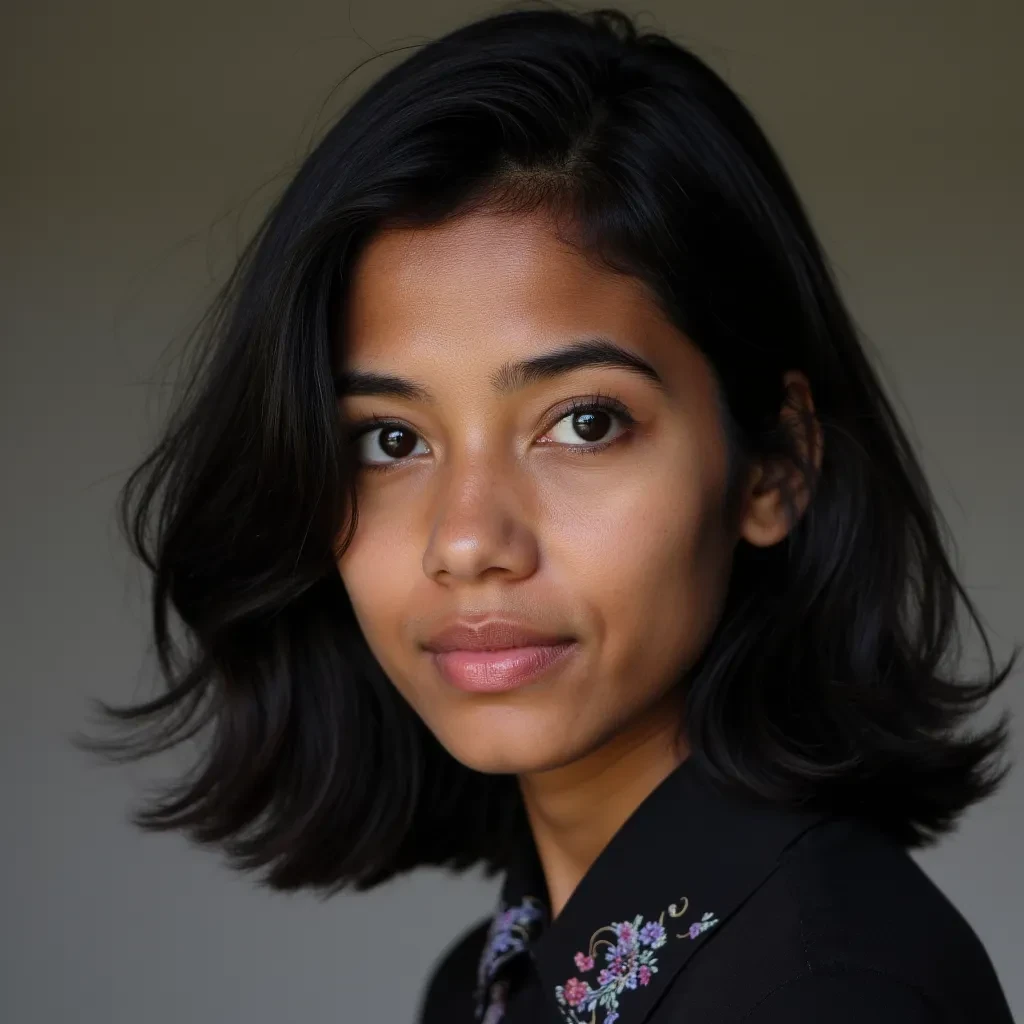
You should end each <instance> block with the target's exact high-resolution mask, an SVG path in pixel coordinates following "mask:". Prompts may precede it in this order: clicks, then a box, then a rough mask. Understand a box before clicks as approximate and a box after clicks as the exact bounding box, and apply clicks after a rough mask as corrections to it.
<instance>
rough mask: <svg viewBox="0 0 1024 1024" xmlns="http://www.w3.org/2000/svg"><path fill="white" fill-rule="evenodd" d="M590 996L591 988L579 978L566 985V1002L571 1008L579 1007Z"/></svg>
mask: <svg viewBox="0 0 1024 1024" xmlns="http://www.w3.org/2000/svg"><path fill="white" fill-rule="evenodd" d="M589 994H590V986H589V985H588V984H587V983H586V982H585V981H580V979H579V978H570V979H569V980H568V981H567V982H566V983H565V1001H566V1002H567V1003H568V1004H569V1005H570V1006H579V1005H580V1003H582V1002H583V1000H584V999H586V998H587V996H588V995H589Z"/></svg>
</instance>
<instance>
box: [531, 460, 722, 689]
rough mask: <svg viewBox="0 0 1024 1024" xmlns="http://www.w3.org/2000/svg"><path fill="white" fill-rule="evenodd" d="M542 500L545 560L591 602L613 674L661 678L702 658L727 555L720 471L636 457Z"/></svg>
mask: <svg viewBox="0 0 1024 1024" xmlns="http://www.w3.org/2000/svg"><path fill="white" fill-rule="evenodd" d="M666 466H673V467H674V469H673V470H670V471H666V468H665V467H666ZM545 505H546V509H547V512H546V529H545V534H546V536H545V541H546V543H545V548H546V550H547V551H548V553H549V556H550V558H549V565H550V567H551V569H552V571H553V572H555V573H557V574H558V576H559V577H560V579H558V581H557V582H558V583H559V585H562V586H564V587H565V588H566V590H567V591H568V592H569V593H573V594H574V595H575V596H576V597H577V599H578V600H579V601H580V602H581V603H582V604H584V605H585V606H586V607H587V608H588V610H589V613H590V614H589V617H590V618H591V620H592V622H593V624H594V626H595V628H596V630H597V633H598V636H597V640H598V642H599V644H600V648H601V658H602V661H603V663H604V665H605V667H606V668H607V669H608V670H609V675H610V676H611V677H612V678H613V679H620V680H621V679H622V678H623V677H626V676H628V677H629V678H630V679H638V678H649V679H651V681H652V684H655V685H657V680H658V679H660V678H661V677H663V676H664V674H665V673H666V672H668V671H671V670H672V669H674V668H675V667H677V666H678V665H679V662H680V660H686V659H692V658H694V657H696V655H697V653H699V648H700V647H701V646H702V643H703V641H704V639H705V638H706V637H707V635H708V634H709V633H710V630H711V628H712V627H713V625H714V622H715V617H716V613H717V609H718V608H719V607H720V602H721V599H722V597H723V595H724V590H725V586H726V584H727V580H728V572H729V567H730V560H731V554H730V552H731V547H730V545H729V543H728V538H727V537H726V536H725V531H724V527H723V523H722V514H721V513H722V510H721V502H720V500H719V494H718V486H717V480H716V478H714V474H713V473H712V472H710V471H709V472H703V471H702V467H700V466H699V465H696V464H695V463H694V460H693V459H692V458H690V459H685V458H679V459H677V460H675V461H674V462H673V461H669V460H665V461H660V462H659V464H658V465H657V466H653V467H650V468H648V467H645V466H643V465H636V466H634V467H632V469H626V470H620V472H619V473H618V474H617V476H616V477H615V478H613V477H611V475H609V478H608V480H606V481H605V486H603V487H599V488H595V489H594V491H593V493H591V494H589V495H588V494H580V492H579V491H576V493H574V494H573V496H572V499H571V500H569V499H567V498H566V495H565V492H564V491H562V493H561V496H560V497H558V496H556V495H552V498H551V500H550V501H548V502H546V503H545ZM638 669H639V670H642V671H638Z"/></svg>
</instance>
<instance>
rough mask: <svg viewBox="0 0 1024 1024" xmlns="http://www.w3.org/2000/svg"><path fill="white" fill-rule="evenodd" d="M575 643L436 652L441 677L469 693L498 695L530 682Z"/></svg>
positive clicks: (554, 663)
mask: <svg viewBox="0 0 1024 1024" xmlns="http://www.w3.org/2000/svg"><path fill="white" fill-rule="evenodd" d="M576 647H577V644H576V641H574V640H573V641H570V642H568V643H562V644H551V645H544V646H537V647H508V648H505V649H503V650H498V651H436V652H434V654H433V658H434V662H435V664H436V665H437V667H438V668H439V669H440V671H441V674H442V675H443V676H444V677H445V679H447V680H448V682H450V683H451V684H452V686H456V687H458V688H459V689H460V690H467V691H468V692H469V693H501V692H502V691H503V690H514V689H515V688H516V687H517V686H524V685H525V684H526V683H529V682H532V681H533V680H534V679H536V678H537V676H539V675H540V674H541V673H542V672H546V671H547V670H548V669H549V668H551V667H552V666H553V665H556V664H558V663H560V662H562V661H563V660H564V659H565V658H566V657H568V655H570V654H571V653H572V652H574V651H575V650H576Z"/></svg>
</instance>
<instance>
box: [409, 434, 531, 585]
mask: <svg viewBox="0 0 1024 1024" xmlns="http://www.w3.org/2000/svg"><path fill="white" fill-rule="evenodd" d="M523 485H524V483H523V481H522V480H521V478H520V474H519V473H518V471H517V469H516V467H515V466H514V465H512V464H511V463H506V461H505V460H502V459H501V458H500V457H499V456H497V455H496V454H495V453H494V452H493V451H491V450H488V449H487V447H486V446H483V445H480V446H476V447H474V448H472V449H464V450H461V451H459V452H458V453H457V454H453V455H452V457H451V458H449V459H448V460H446V462H445V464H444V465H443V466H441V467H440V468H439V470H438V474H437V481H436V488H435V491H434V495H433V507H432V509H431V529H430V535H429V540H428V543H427V549H426V551H425V552H424V557H423V567H424V571H425V572H426V573H427V574H428V575H431V576H436V575H437V574H438V573H447V574H448V575H449V576H452V577H462V578H469V577H474V576H479V575H481V574H483V573H486V572H488V571H489V570H491V569H499V570H502V571H503V572H504V573H505V574H506V575H514V576H521V575H525V574H529V572H531V571H532V570H533V567H534V564H535V561H536V551H535V548H536V543H535V539H534V537H533V535H532V529H531V527H530V525H529V524H528V523H527V521H526V516H525V515H524V508H523V506H524V502H523V500H522V495H521V493H520V491H521V487H522V486H523Z"/></svg>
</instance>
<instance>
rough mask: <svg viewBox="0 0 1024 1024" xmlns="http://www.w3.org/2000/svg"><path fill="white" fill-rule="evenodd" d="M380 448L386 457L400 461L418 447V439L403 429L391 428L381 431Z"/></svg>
mask: <svg viewBox="0 0 1024 1024" xmlns="http://www.w3.org/2000/svg"><path fill="white" fill-rule="evenodd" d="M380 447H381V451H383V452H384V454H385V455H388V456H390V457H391V458H393V459H400V458H402V456H403V455H408V454H409V452H411V451H412V450H413V448H415V447H416V437H415V435H414V434H413V433H412V432H411V431H408V430H403V429H402V428H401V427H391V428H390V429H385V430H383V431H381V435H380Z"/></svg>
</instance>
